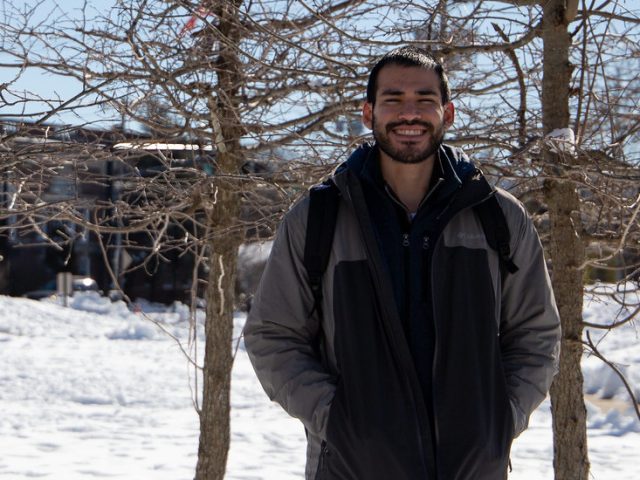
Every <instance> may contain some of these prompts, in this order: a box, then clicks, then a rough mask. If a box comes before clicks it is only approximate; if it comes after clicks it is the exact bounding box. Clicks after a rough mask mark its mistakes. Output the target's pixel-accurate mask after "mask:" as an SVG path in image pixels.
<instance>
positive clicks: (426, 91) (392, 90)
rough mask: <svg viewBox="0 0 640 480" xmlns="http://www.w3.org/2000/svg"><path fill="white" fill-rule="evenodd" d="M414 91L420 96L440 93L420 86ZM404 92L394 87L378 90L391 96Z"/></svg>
mask: <svg viewBox="0 0 640 480" xmlns="http://www.w3.org/2000/svg"><path fill="white" fill-rule="evenodd" d="M416 93H417V94H418V95H422V96H427V95H433V96H436V97H437V96H439V95H440V94H439V93H438V92H437V91H436V90H434V89H433V88H421V89H419V90H416ZM404 94H405V91H404V90H400V89H396V88H385V89H384V90H382V91H381V92H380V95H391V96H397V95H404Z"/></svg>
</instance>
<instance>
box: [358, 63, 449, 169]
mask: <svg viewBox="0 0 640 480" xmlns="http://www.w3.org/2000/svg"><path fill="white" fill-rule="evenodd" d="M362 116H363V122H364V124H365V125H366V126H367V127H369V128H371V129H372V130H373V136H374V138H375V139H376V142H377V143H378V146H379V147H380V150H381V155H383V156H387V157H389V158H390V159H392V160H395V161H397V162H401V163H420V162H424V161H426V160H427V159H429V158H431V157H432V156H433V155H434V154H435V152H436V151H437V150H438V148H439V147H440V144H441V143H442V139H443V137H444V132H445V130H446V129H447V128H448V127H449V126H450V125H451V124H452V123H453V117H454V109H453V104H452V103H447V104H445V105H443V104H442V96H441V92H440V79H439V78H438V74H437V73H436V72H434V71H433V70H427V69H424V68H419V67H405V66H400V65H393V64H391V65H387V66H385V67H383V68H382V70H380V72H379V74H378V81H377V88H376V101H375V104H373V105H372V104H370V103H365V105H364V107H363V111H362Z"/></svg>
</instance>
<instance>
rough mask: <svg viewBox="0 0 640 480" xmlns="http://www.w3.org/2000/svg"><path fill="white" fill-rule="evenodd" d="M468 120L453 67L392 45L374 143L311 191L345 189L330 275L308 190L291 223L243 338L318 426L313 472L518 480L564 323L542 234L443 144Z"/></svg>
mask: <svg viewBox="0 0 640 480" xmlns="http://www.w3.org/2000/svg"><path fill="white" fill-rule="evenodd" d="M454 116H455V114H454V107H453V104H452V103H451V98H450V91H449V86H448V81H447V77H446V75H445V73H444V71H443V68H442V65H441V64H439V63H438V62H437V61H436V60H435V59H434V58H433V57H431V56H430V55H429V54H428V53H427V52H425V51H423V50H420V49H417V48H414V47H406V48H401V49H397V50H394V51H392V52H389V53H388V54H387V55H385V56H384V57H382V59H380V60H379V61H378V63H377V64H376V65H375V66H374V67H373V69H372V71H371V74H370V76H369V83H368V85H367V100H366V102H365V104H364V106H363V110H362V118H363V122H364V124H365V125H366V126H367V127H369V128H371V129H372V130H373V136H374V139H375V142H374V143H373V144H366V145H363V146H361V147H360V148H358V149H356V151H355V152H353V154H352V155H351V157H350V158H349V159H348V160H347V162H345V164H344V165H342V166H340V167H339V168H338V169H337V170H336V173H335V174H334V175H333V176H332V178H331V179H329V181H328V182H325V184H324V185H323V187H322V188H320V189H316V190H315V192H316V193H318V192H320V191H323V192H325V194H331V192H335V193H333V194H334V195H335V198H336V199H337V200H336V201H337V202H339V209H338V212H337V214H335V217H336V218H335V219H334V222H335V234H334V235H333V237H329V240H331V239H332V242H333V243H332V244H331V250H330V256H329V260H328V266H327V268H326V269H325V271H324V275H323V276H322V283H321V284H320V285H319V286H314V283H313V282H312V278H313V277H314V276H315V275H310V274H309V269H308V264H307V263H305V258H306V253H307V252H306V251H305V243H306V242H312V243H313V242H319V240H317V239H316V238H314V237H313V236H307V235H306V230H307V225H311V224H312V222H314V218H309V215H310V213H309V212H310V211H311V215H312V217H313V215H315V214H318V212H317V211H316V210H315V209H314V208H310V200H309V197H306V198H305V199H303V200H302V201H301V202H299V203H298V204H296V205H295V206H294V207H293V208H292V209H291V211H290V212H289V213H288V214H287V215H286V216H285V219H284V220H283V223H282V225H281V227H280V229H279V232H278V235H277V237H276V240H275V242H274V245H273V249H272V253H271V257H270V259H269V262H268V264H267V267H266V269H265V272H264V275H263V278H262V281H261V284H260V287H259V289H258V292H257V294H256V297H255V300H254V302H253V307H252V310H251V312H250V314H249V318H248V320H247V325H246V327H245V343H246V346H247V351H248V353H249V356H250V358H251V361H252V363H253V366H254V368H255V370H256V373H257V375H258V377H259V379H260V381H261V383H262V385H263V387H264V389H265V391H266V392H267V394H268V395H269V396H270V398H271V399H273V400H275V401H277V402H278V403H280V404H281V405H282V407H283V408H284V409H285V410H286V411H287V412H288V413H289V414H290V415H292V416H294V417H297V418H299V419H300V420H301V421H302V423H303V424H304V426H305V429H306V432H307V440H308V448H307V467H306V478H307V479H340V480H342V479H345V480H346V479H349V480H377V479H380V480H383V479H384V480H390V479H393V480H417V479H424V480H436V479H437V480H499V479H504V478H506V477H507V465H508V460H509V451H510V447H511V442H512V440H513V439H514V438H515V436H517V435H518V434H519V433H520V432H522V431H523V430H524V429H525V428H526V425H527V421H528V418H529V415H530V414H531V412H532V411H533V410H534V409H535V408H536V406H537V405H538V404H539V403H540V402H541V401H542V400H543V398H544V397H545V395H546V393H547V391H548V388H549V385H550V383H551V380H552V378H553V374H554V371H555V367H556V362H557V358H558V341H559V334H560V329H559V319H558V312H557V309H556V306H555V302H554V298H553V293H552V291H551V287H550V281H549V277H548V274H547V269H546V266H545V261H544V257H543V253H542V248H541V245H540V241H539V239H538V235H537V234H536V231H535V229H534V227H533V224H532V222H531V220H530V218H529V217H528V215H527V214H526V212H525V210H524V208H523V207H522V205H521V204H520V203H519V202H518V201H517V200H516V199H515V198H513V197H512V196H511V195H509V194H507V193H506V192H504V191H502V190H499V189H494V188H492V187H491V186H490V185H489V184H488V182H487V181H486V180H485V178H484V177H483V176H482V174H481V172H480V171H479V170H478V169H476V167H474V165H473V164H472V163H471V162H470V161H469V159H468V158H467V157H466V155H465V154H464V153H463V152H462V151H461V150H459V149H455V148H452V147H450V146H447V145H445V144H443V143H442V142H443V137H444V134H445V132H446V130H447V129H448V128H449V127H450V126H451V125H452V123H453V121H454ZM320 214H321V215H320V216H325V217H327V216H331V215H332V214H331V213H330V211H328V210H327V212H326V214H325V212H320ZM320 236H322V235H320ZM317 247H318V245H315V244H312V245H307V250H311V251H314V250H316V249H319V248H317ZM319 291H320V292H322V295H321V296H320V295H319V293H318V292H319Z"/></svg>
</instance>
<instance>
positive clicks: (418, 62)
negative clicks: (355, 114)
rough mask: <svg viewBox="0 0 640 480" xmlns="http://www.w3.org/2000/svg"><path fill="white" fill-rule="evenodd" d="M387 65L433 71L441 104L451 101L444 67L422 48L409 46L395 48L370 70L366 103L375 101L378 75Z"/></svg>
mask: <svg viewBox="0 0 640 480" xmlns="http://www.w3.org/2000/svg"><path fill="white" fill-rule="evenodd" d="M387 65H400V66H403V67H419V68H425V69H427V70H433V71H434V72H436V73H437V74H438V77H439V78H440V95H441V97H442V104H443V105H444V104H446V103H449V101H450V100H451V90H450V88H449V79H448V78H447V74H446V73H445V71H444V67H443V66H442V64H441V63H440V62H438V60H436V59H435V57H434V56H433V55H431V54H430V53H429V52H427V51H426V50H424V49H422V48H418V47H414V46H412V45H409V46H407V47H400V48H396V49H395V50H391V51H390V52H388V53H386V54H385V55H384V56H383V57H382V58H380V60H378V62H377V63H376V64H375V65H374V66H373V68H372V69H371V73H370V74H369V81H368V83H367V102H369V103H371V104H374V103H375V100H376V88H377V87H378V75H379V74H380V70H382V69H383V68H384V67H386V66H387Z"/></svg>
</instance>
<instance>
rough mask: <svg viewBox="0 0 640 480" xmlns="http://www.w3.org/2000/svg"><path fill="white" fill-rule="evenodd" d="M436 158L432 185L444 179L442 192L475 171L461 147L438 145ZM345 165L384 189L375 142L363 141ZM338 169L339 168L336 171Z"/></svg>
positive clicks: (458, 184) (459, 182)
mask: <svg viewBox="0 0 640 480" xmlns="http://www.w3.org/2000/svg"><path fill="white" fill-rule="evenodd" d="M437 160H438V161H437V162H436V165H435V169H434V176H433V181H432V185H433V183H434V182H437V180H438V178H442V179H443V180H444V181H443V182H442V183H443V185H442V186H441V189H442V190H444V193H450V191H454V190H456V189H458V188H459V187H460V186H461V185H462V183H463V181H464V180H465V179H466V178H467V177H468V176H470V175H472V174H473V173H474V172H475V171H476V168H475V166H474V165H473V163H472V162H471V161H470V160H469V158H468V157H467V155H466V154H465V153H464V152H463V151H462V150H461V149H459V148H455V147H451V146H450V145H445V144H443V145H441V146H440V148H439V149H438V152H437ZM345 166H346V167H349V169H350V170H352V171H353V172H355V173H356V175H357V176H358V177H360V178H361V179H362V180H365V181H368V182H369V183H371V184H372V185H374V186H376V187H378V188H382V189H384V186H385V181H384V178H383V177H382V171H381V169H380V160H379V153H378V146H377V145H376V144H375V143H365V144H363V145H361V146H360V147H358V148H357V149H356V150H355V151H354V152H353V153H352V154H351V156H350V157H349V159H348V160H347V161H346V165H345ZM340 170H341V168H339V169H338V170H337V171H338V172H339V171H340Z"/></svg>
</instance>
